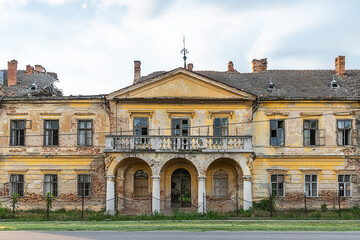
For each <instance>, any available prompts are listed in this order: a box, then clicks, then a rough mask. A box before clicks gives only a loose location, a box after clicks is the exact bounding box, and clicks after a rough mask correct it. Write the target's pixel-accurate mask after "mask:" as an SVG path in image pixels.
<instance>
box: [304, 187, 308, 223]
mask: <svg viewBox="0 0 360 240" xmlns="http://www.w3.org/2000/svg"><path fill="white" fill-rule="evenodd" d="M304 204H305V217H307V211H306V193H304Z"/></svg>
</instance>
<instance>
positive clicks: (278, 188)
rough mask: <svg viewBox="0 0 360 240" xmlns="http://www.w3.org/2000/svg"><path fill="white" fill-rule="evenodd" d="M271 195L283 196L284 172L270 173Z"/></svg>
mask: <svg viewBox="0 0 360 240" xmlns="http://www.w3.org/2000/svg"><path fill="white" fill-rule="evenodd" d="M270 178H271V195H272V196H278V197H284V195H285V191H284V182H285V175H284V174H271V176H270Z"/></svg>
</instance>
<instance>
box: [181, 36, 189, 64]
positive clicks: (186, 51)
mask: <svg viewBox="0 0 360 240" xmlns="http://www.w3.org/2000/svg"><path fill="white" fill-rule="evenodd" d="M183 44H184V48H183V49H181V51H180V53H181V54H184V57H183V59H184V68H186V59H187V57H186V54H188V53H189V51H188V50H187V49H186V48H185V35H183Z"/></svg>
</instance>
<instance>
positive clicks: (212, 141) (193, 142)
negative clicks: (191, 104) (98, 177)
mask: <svg viewBox="0 0 360 240" xmlns="http://www.w3.org/2000/svg"><path fill="white" fill-rule="evenodd" d="M135 150H151V151H158V152H182V151H203V152H251V151H252V150H253V149H252V137H251V136H226V137H214V136H186V137H174V136H133V135H131V136H124V135H122V136H117V135H108V136H106V151H108V152H130V151H135Z"/></svg>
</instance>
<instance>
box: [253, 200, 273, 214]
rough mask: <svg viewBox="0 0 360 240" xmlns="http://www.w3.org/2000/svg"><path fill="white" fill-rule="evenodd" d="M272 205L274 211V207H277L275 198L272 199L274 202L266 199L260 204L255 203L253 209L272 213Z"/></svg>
mask: <svg viewBox="0 0 360 240" xmlns="http://www.w3.org/2000/svg"><path fill="white" fill-rule="evenodd" d="M271 205H272V209H273V210H274V209H275V208H274V206H275V200H274V198H273V199H272V201H271V202H270V199H264V200H261V201H260V202H254V203H253V208H254V209H255V210H261V211H269V212H270V211H271Z"/></svg>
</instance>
